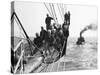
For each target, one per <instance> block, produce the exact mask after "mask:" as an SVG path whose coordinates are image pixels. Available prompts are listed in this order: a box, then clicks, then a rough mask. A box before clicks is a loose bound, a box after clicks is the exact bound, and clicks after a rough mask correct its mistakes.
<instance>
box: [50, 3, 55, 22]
mask: <svg viewBox="0 0 100 75" xmlns="http://www.w3.org/2000/svg"><path fill="white" fill-rule="evenodd" d="M49 5H50V9H51V12H52V17H53V18H54V21H55V22H56V20H55V16H54V13H53V8H52V6H51V4H50V3H49Z"/></svg>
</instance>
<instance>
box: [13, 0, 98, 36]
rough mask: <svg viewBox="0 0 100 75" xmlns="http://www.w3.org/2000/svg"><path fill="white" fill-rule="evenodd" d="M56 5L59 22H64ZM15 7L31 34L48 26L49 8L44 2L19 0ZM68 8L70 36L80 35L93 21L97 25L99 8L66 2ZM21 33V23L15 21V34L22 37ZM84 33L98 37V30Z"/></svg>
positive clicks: (33, 34) (25, 27) (28, 32)
mask: <svg viewBox="0 0 100 75" xmlns="http://www.w3.org/2000/svg"><path fill="white" fill-rule="evenodd" d="M54 6H55V11H56V15H57V18H58V22H59V24H62V23H63V21H62V19H61V15H60V13H59V10H58V8H57V4H54ZM14 9H15V12H16V13H17V15H18V17H19V19H20V21H21V23H22V24H23V27H24V29H25V30H26V32H27V34H28V35H29V36H31V37H35V33H36V32H38V33H39V32H40V30H41V26H43V27H45V26H46V25H45V18H46V14H47V13H48V10H47V9H46V7H45V5H44V4H43V3H33V2H20V1H17V2H15V4H14ZM64 9H65V8H64ZM66 10H67V11H70V13H71V20H70V21H71V24H70V28H69V31H70V37H78V36H79V33H80V31H81V30H82V29H83V28H84V27H85V26H87V25H89V24H91V23H93V24H96V25H97V21H98V20H97V16H98V15H97V8H96V7H94V6H84V5H69V4H66ZM21 33H22V30H21V28H20V27H19V25H18V24H17V23H14V36H20V37H22V34H21ZM83 35H84V36H85V37H97V30H95V31H93V30H88V31H86V32H85V33H84V34H83Z"/></svg>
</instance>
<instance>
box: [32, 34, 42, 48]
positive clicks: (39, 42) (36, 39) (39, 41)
mask: <svg viewBox="0 0 100 75" xmlns="http://www.w3.org/2000/svg"><path fill="white" fill-rule="evenodd" d="M34 44H36V45H37V47H41V45H42V41H41V38H40V37H39V35H38V34H36V38H34Z"/></svg>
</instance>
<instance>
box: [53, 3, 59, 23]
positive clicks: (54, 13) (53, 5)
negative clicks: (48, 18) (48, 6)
mask: <svg viewBox="0 0 100 75" xmlns="http://www.w3.org/2000/svg"><path fill="white" fill-rule="evenodd" d="M52 7H53V10H54V15H55V19H56V22H57V23H58V20H57V15H56V11H55V8H54V5H53V3H52Z"/></svg>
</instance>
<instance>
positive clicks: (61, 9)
mask: <svg viewBox="0 0 100 75" xmlns="http://www.w3.org/2000/svg"><path fill="white" fill-rule="evenodd" d="M60 8H61V11H62V15H64V12H63V8H62V5H60Z"/></svg>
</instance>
